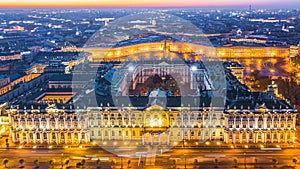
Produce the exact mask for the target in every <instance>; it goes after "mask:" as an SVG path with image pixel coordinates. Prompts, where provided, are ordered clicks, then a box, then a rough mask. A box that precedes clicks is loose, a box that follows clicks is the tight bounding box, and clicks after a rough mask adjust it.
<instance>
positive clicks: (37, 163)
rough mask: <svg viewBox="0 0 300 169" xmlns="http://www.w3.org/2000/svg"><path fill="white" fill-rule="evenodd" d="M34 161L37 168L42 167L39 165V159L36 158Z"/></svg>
mask: <svg viewBox="0 0 300 169" xmlns="http://www.w3.org/2000/svg"><path fill="white" fill-rule="evenodd" d="M33 163H34V165H35V168H40V166H39V164H40V162H39V160H37V159H36V160H34V161H33Z"/></svg>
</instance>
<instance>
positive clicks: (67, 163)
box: [65, 159, 70, 167]
mask: <svg viewBox="0 0 300 169" xmlns="http://www.w3.org/2000/svg"><path fill="white" fill-rule="evenodd" d="M69 163H70V160H69V159H66V160H65V165H66V166H67V167H68V166H69Z"/></svg>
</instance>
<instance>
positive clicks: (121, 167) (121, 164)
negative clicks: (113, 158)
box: [120, 156, 123, 169]
mask: <svg viewBox="0 0 300 169" xmlns="http://www.w3.org/2000/svg"><path fill="white" fill-rule="evenodd" d="M120 169H123V158H122V156H121V168H120Z"/></svg>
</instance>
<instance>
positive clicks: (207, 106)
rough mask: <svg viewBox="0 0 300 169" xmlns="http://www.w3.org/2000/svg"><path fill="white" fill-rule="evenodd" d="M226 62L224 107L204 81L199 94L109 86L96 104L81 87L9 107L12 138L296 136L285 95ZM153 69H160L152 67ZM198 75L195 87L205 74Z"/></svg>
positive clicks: (231, 139)
mask: <svg viewBox="0 0 300 169" xmlns="http://www.w3.org/2000/svg"><path fill="white" fill-rule="evenodd" d="M164 62H165V61H164ZM145 63H147V62H145ZM196 63H198V62H196ZM198 64H199V65H201V64H200V62H199V63H198ZM155 65H159V64H157V63H155ZM230 65H231V64H230ZM128 66H129V65H128V64H124V67H121V68H119V70H117V71H122V69H125V68H127V69H128V70H131V71H132V72H133V70H135V69H131V68H130V67H128ZM131 66H132V65H131ZM189 66H190V67H189ZM193 66H194V62H192V63H189V64H188V67H189V69H187V70H188V71H190V70H194V69H192V67H193ZM141 67H142V66H141ZM223 67H224V70H225V73H226V85H227V87H226V88H227V94H226V98H223V99H225V100H223V101H224V102H225V105H224V106H219V107H217V106H213V104H212V98H211V95H210V94H209V93H210V92H209V90H211V89H212V88H206V90H204V88H203V89H202V90H200V91H201V92H200V93H197V89H194V90H193V91H194V94H193V95H183V94H182V95H178V96H177V95H172V94H170V90H166V89H164V88H163V87H162V86H155V88H153V89H151V91H149V92H148V94H146V95H128V93H125V95H122V94H121V95H120V94H117V93H107V94H106V95H96V100H97V104H98V106H89V104H85V103H86V101H87V100H90V96H89V95H85V96H82V93H81V94H80V96H81V98H79V99H77V101H78V102H79V103H76V102H75V101H74V100H72V99H71V100H70V101H68V102H65V103H61V102H53V103H49V102H40V103H35V104H29V105H27V106H26V105H22V106H14V107H11V108H8V109H7V112H8V115H9V119H10V127H11V135H12V140H13V141H14V142H16V143H47V144H62V143H66V144H72V143H74V144H75V143H86V142H96V143H101V144H104V143H105V144H114V145H116V146H117V145H120V144H125V143H128V144H129V143H133V142H134V143H136V142H137V143H138V144H143V145H176V144H178V143H180V142H183V143H184V144H185V142H187V143H188V142H190V141H192V142H195V141H196V142H204V141H221V142H224V143H227V144H238V143H294V142H295V130H296V127H295V125H296V115H297V111H296V110H295V109H294V108H293V107H292V106H291V105H290V103H289V102H288V101H285V100H281V99H279V98H277V97H276V90H277V89H276V86H275V85H274V84H273V85H270V86H269V88H268V92H252V91H251V90H250V89H249V88H248V87H247V86H246V85H245V84H243V83H241V82H240V81H239V80H238V79H237V77H236V76H234V75H233V73H232V72H233V70H231V69H230V68H228V63H227V62H225V63H224V64H223ZM135 68H136V69H137V68H138V66H137V67H135ZM198 69H200V67H198ZM195 70H196V69H195ZM202 70H203V71H204V69H202ZM151 71H154V72H155V73H158V74H160V73H159V72H158V71H157V70H154V69H153V70H151ZM162 72H163V71H162ZM204 72H205V71H204ZM149 73H150V72H149ZM202 73H203V72H202ZM137 74H138V73H137ZM152 74H153V72H152ZM162 75H163V74H160V76H162ZM137 76H138V75H137ZM145 76H147V74H145ZM162 77H163V76H162ZM101 78H104V77H101ZM142 78H143V76H141V77H139V78H137V79H140V80H142ZM148 78H149V77H148ZM183 78H184V77H183ZM125 79H126V78H125ZM192 79H193V78H189V79H188V80H189V81H191V80H192ZM125 81H126V80H125ZM130 82H131V83H130V84H131V85H132V84H134V83H133V82H134V81H131V80H130ZM198 82H199V83H196V88H197V87H199V86H201V85H202V84H203V82H205V80H204V79H201V80H199V81H198ZM158 83H159V84H161V83H160V82H158ZM108 85H109V83H108ZM54 89H55V88H54ZM126 90H128V91H129V89H126ZM57 97H59V96H57ZM220 99H221V100H222V98H220ZM73 104H74V105H73ZM121 142H122V143H121Z"/></svg>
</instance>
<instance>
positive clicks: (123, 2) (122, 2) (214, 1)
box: [0, 0, 244, 7]
mask: <svg viewBox="0 0 300 169" xmlns="http://www.w3.org/2000/svg"><path fill="white" fill-rule="evenodd" d="M241 5H244V3H242V2H240V1H239V0H231V1H230V2H224V1H223V0H211V1H194V0H185V1H182V0H164V1H161V0H151V1H150V0H144V1H136V0H99V1H97V0H86V1H85V0H48V1H38V0H27V1H23V0H12V1H8V0H4V1H0V6H1V7H145V6H148V7H162V6H174V7H176V6H187V7H188V6H190V7H195V6H203V7H205V6H241Z"/></svg>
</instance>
